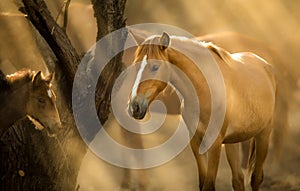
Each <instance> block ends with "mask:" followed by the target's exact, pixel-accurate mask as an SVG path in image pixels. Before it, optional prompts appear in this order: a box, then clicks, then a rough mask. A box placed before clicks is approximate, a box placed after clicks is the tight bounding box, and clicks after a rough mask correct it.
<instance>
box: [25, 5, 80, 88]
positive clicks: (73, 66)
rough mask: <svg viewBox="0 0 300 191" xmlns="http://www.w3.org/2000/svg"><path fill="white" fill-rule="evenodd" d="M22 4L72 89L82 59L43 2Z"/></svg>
mask: <svg viewBox="0 0 300 191" xmlns="http://www.w3.org/2000/svg"><path fill="white" fill-rule="evenodd" d="M22 2H23V4H24V9H23V10H25V12H26V14H27V18H28V19H29V20H30V22H31V23H32V24H33V25H34V26H35V28H36V29H37V30H38V31H39V32H40V34H41V35H42V36H43V38H44V39H46V40H47V42H48V44H49V46H50V48H51V49H52V51H53V52H54V54H55V55H56V57H57V59H58V60H59V65H60V67H61V68H62V69H63V72H64V73H65V74H66V76H67V79H68V84H69V85H70V87H72V83H73V79H74V76H75V72H76V70H77V66H78V65H79V63H80V57H79V55H78V54H77V52H76V50H75V48H74V47H73V46H72V44H71V42H70V40H69V39H68V37H67V35H66V33H65V32H64V30H63V29H62V28H61V27H60V26H58V24H57V23H56V22H55V20H54V19H53V18H52V16H51V14H50V12H49V10H48V9H47V6H46V4H45V2H44V1H43V0H22Z"/></svg>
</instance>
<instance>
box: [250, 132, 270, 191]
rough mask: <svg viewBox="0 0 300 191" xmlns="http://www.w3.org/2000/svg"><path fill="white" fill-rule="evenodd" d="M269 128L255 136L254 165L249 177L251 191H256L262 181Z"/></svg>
mask: <svg viewBox="0 0 300 191" xmlns="http://www.w3.org/2000/svg"><path fill="white" fill-rule="evenodd" d="M270 133H271V128H270V127H269V128H267V129H265V130H263V131H262V132H261V133H260V134H258V135H256V136H255V154H256V156H255V164H254V170H253V173H252V176H251V187H252V190H253V191H258V190H259V186H260V184H261V183H262V181H263V164H264V162H265V159H266V157H267V153H268V147H269V137H270Z"/></svg>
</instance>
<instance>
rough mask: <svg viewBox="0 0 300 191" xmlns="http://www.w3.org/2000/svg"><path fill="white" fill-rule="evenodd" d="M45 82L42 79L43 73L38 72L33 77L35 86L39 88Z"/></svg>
mask: <svg viewBox="0 0 300 191" xmlns="http://www.w3.org/2000/svg"><path fill="white" fill-rule="evenodd" d="M42 81H43V79H42V72H41V71H38V72H37V73H36V74H35V75H34V76H33V80H32V83H33V86H39V85H40V84H41V82H42Z"/></svg>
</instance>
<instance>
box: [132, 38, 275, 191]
mask: <svg viewBox="0 0 300 191" xmlns="http://www.w3.org/2000/svg"><path fill="white" fill-rule="evenodd" d="M174 45H177V46H181V47H182V48H183V49H185V50H188V51H190V53H192V54H196V55H197V54H200V53H201V51H202V52H203V51H207V50H208V51H209V52H210V53H211V55H212V56H213V58H214V60H215V62H216V63H217V65H218V67H219V69H220V71H221V73H222V75H223V79H224V83H225V89H226V99H225V101H226V113H225V119H224V122H223V125H222V127H221V130H220V133H219V135H218V136H217V139H216V140H215V142H214V144H213V145H212V147H211V148H210V149H209V150H208V152H207V154H208V163H207V172H206V169H205V167H204V166H203V165H204V164H203V160H202V159H201V156H200V155H199V152H198V150H199V145H200V143H201V141H202V138H203V136H204V133H205V131H206V128H207V126H208V123H209V121H210V109H211V108H210V107H211V104H209V103H208V102H209V101H210V90H209V87H208V84H207V83H206V82H205V77H204V75H203V74H202V73H201V71H199V70H198V68H197V67H196V66H195V64H194V63H193V62H192V61H191V60H190V59H189V58H187V57H186V56H185V55H184V54H182V53H179V52H178V51H176V50H175V49H173V48H172V46H174ZM155 60H161V61H164V62H157V61H155ZM134 63H137V64H139V63H142V64H141V66H140V69H139V72H138V75H140V76H138V78H140V79H139V81H140V83H139V84H138V87H137V89H135V90H133V91H134V95H133V96H132V98H131V100H130V103H129V108H130V111H131V115H132V116H133V117H134V118H136V119H142V118H144V116H145V114H146V112H147V110H148V108H149V105H150V104H151V102H152V101H153V100H154V99H155V98H156V97H157V96H158V95H159V94H160V93H161V92H163V90H164V89H165V88H166V87H167V83H165V82H162V81H157V80H145V81H143V77H144V76H149V73H151V76H153V77H155V78H156V79H161V78H159V77H158V75H164V79H165V78H166V77H168V78H169V79H168V83H171V84H172V82H173V81H176V80H177V79H172V78H174V77H175V76H178V74H174V73H176V70H172V67H171V65H175V66H177V67H178V68H179V69H180V70H181V71H182V72H184V73H185V74H186V75H187V76H188V77H189V78H190V80H191V82H192V83H193V86H194V87H195V90H196V91H197V95H198V101H199V105H201V107H200V108H199V109H200V113H201V115H200V116H199V119H200V124H201V126H200V125H199V126H198V128H197V131H196V134H195V135H194V137H193V138H192V140H191V146H192V149H193V152H194V155H195V157H196V158H197V162H198V170H199V179H200V180H199V182H200V189H201V190H215V180H216V175H217V170H218V165H219V159H220V151H221V145H222V143H224V144H228V147H227V149H226V151H227V157H228V160H229V164H230V166H231V168H232V171H233V174H236V173H238V172H239V169H240V166H236V165H235V164H236V162H235V160H236V158H239V156H238V154H239V152H236V151H235V149H236V147H234V146H233V147H231V146H229V145H230V144H232V143H238V142H242V141H246V140H248V139H250V138H254V140H255V147H254V149H255V153H254V154H255V161H253V162H254V167H253V172H252V177H251V186H252V189H253V190H254V191H256V190H258V189H259V186H260V184H261V183H262V181H263V163H264V161H265V158H266V155H267V151H268V144H269V137H270V133H271V130H272V121H273V114H274V108H275V97H276V81H275V77H274V72H273V68H272V66H271V65H269V64H268V63H266V61H264V60H263V59H261V58H260V57H258V56H256V55H255V54H253V53H236V54H230V53H229V52H227V51H225V50H223V49H221V48H219V47H217V46H215V45H213V44H211V43H202V42H200V41H195V40H190V39H186V38H182V37H175V36H174V37H170V36H169V35H168V34H166V33H163V34H162V36H153V37H150V38H148V39H147V40H146V41H145V42H144V43H142V44H141V45H140V46H139V47H138V49H137V52H136V57H135V60H134ZM203 64H205V63H203ZM177 81H178V80H177ZM175 87H176V84H175ZM176 88H178V87H176ZM178 89H179V91H180V89H184V88H180V87H179V88H178ZM181 93H182V94H186V92H181ZM252 159H254V157H252ZM236 177H239V176H238V175H237V176H236ZM233 178H234V176H233ZM235 181H236V183H235ZM233 183H234V185H233V186H234V188H235V187H236V185H243V183H242V182H241V180H240V179H238V178H237V179H236V180H234V181H233ZM235 189H240V190H242V189H243V186H242V188H235Z"/></svg>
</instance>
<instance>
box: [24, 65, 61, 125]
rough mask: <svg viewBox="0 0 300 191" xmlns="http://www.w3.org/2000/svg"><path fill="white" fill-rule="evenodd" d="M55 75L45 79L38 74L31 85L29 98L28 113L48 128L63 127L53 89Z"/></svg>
mask: <svg viewBox="0 0 300 191" xmlns="http://www.w3.org/2000/svg"><path fill="white" fill-rule="evenodd" d="M52 79H53V74H50V75H49V76H47V77H43V76H42V73H41V71H39V72H37V73H36V74H35V75H34V76H33V78H32V81H31V82H30V85H29V97H28V102H27V104H26V112H27V114H28V115H29V116H31V117H32V118H34V119H35V120H37V121H38V122H40V123H41V124H42V125H43V126H44V127H46V128H55V127H61V122H60V117H59V114H58V111H57V107H56V96H55V94H54V92H53V90H52V89H51V81H52Z"/></svg>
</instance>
